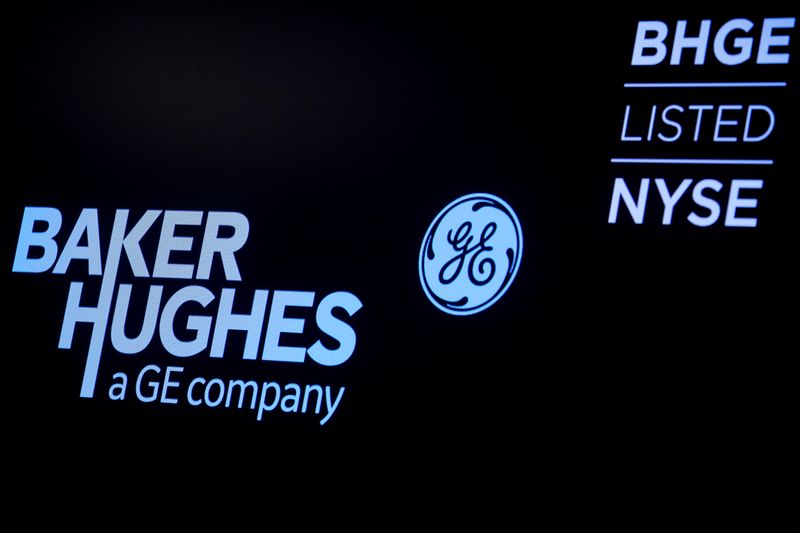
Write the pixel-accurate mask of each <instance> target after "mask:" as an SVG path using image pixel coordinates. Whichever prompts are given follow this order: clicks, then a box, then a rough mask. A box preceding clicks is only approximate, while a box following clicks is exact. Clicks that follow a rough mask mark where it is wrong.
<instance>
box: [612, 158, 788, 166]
mask: <svg viewBox="0 0 800 533" xmlns="http://www.w3.org/2000/svg"><path fill="white" fill-rule="evenodd" d="M611 162H612V163H621V164H624V163H633V164H646V165H771V164H773V162H774V161H773V160H772V159H677V158H650V157H637V158H634V157H612V158H611Z"/></svg>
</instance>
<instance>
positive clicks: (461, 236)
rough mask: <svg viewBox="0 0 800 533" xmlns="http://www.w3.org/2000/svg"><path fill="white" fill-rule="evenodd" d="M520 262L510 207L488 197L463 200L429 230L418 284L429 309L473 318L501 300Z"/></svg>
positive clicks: (445, 211)
mask: <svg viewBox="0 0 800 533" xmlns="http://www.w3.org/2000/svg"><path fill="white" fill-rule="evenodd" d="M520 259H522V230H521V229H520V224H519V220H517V215H516V214H515V213H514V211H513V210H512V209H511V207H510V206H509V205H508V204H507V203H505V202H504V201H503V200H501V199H500V198H498V197H497V196H493V195H491V194H468V195H467V196H462V197H461V198H458V199H457V200H454V201H453V202H451V203H450V204H449V205H448V206H447V207H445V208H444V209H442V211H441V212H440V213H439V214H438V215H437V216H436V218H435V219H434V221H433V222H432V223H431V225H430V227H429V228H428V232H427V233H426V234H425V238H424V239H423V240H422V247H421V248H420V251H419V279H420V281H421V282H422V288H423V289H424V290H425V294H426V295H427V296H428V299H429V300H430V301H431V302H433V305H435V306H436V307H438V308H439V309H441V310H442V311H444V312H445V313H450V314H451V315H472V314H475V313H478V312H480V311H483V310H484V309H486V308H488V307H489V306H491V305H492V304H494V303H495V302H496V301H497V300H499V299H500V297H501V296H503V294H505V292H506V291H507V290H508V287H509V286H510V285H511V282H512V281H514V276H516V275H517V270H519V262H520Z"/></svg>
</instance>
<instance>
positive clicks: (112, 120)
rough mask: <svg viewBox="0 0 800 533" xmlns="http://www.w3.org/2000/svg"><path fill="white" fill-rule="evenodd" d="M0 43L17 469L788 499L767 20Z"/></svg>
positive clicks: (627, 15) (775, 17) (205, 28)
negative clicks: (708, 492)
mask: <svg viewBox="0 0 800 533" xmlns="http://www.w3.org/2000/svg"><path fill="white" fill-rule="evenodd" d="M5 25H6V26H7V28H8V31H7V32H5V33H6V39H5V40H6V43H7V44H6V45H5V46H4V50H5V56H6V63H5V64H6V65H7V66H6V71H5V72H6V76H5V83H4V87H5V91H6V95H7V98H6V108H5V112H4V117H5V121H4V122H5V131H6V136H5V142H4V143H3V160H4V161H5V163H4V165H5V170H4V172H3V174H4V176H5V179H4V182H5V184H6V187H5V190H6V192H5V193H4V194H3V196H2V198H3V212H2V217H3V219H2V220H3V234H2V250H1V251H2V255H0V264H2V271H3V280H4V285H5V288H4V291H3V293H4V295H5V297H6V300H5V301H6V316H5V319H4V323H5V327H4V332H5V334H4V338H5V342H6V350H5V353H4V365H3V368H4V371H3V376H4V380H3V394H4V396H6V399H5V402H4V406H5V413H6V414H5V415H4V418H5V419H6V421H5V422H4V426H5V427H6V428H7V429H6V430H5V431H4V434H5V435H6V440H7V441H11V442H10V444H11V446H12V447H13V449H14V455H13V457H19V458H21V459H22V460H23V461H24V462H25V463H26V464H27V465H29V467H30V468H32V469H34V470H35V471H36V472H40V473H41V475H44V476H50V477H53V478H57V479H61V480H67V479H73V478H74V477H80V479H82V480H83V481H85V482H86V483H87V484H90V485H94V486H95V488H99V487H102V486H105V484H106V482H107V477H108V476H112V475H113V473H114V472H122V473H124V476H123V478H124V480H125V481H124V484H129V483H130V484H135V482H136V480H138V479H149V478H151V477H152V476H158V475H165V476H167V477H169V478H170V479H171V481H170V483H173V484H175V485H174V486H176V487H183V488H184V489H186V490H188V487H189V486H190V484H191V483H192V481H191V480H194V481H197V479H198V477H200V476H201V475H207V476H214V479H218V480H219V479H222V480H225V481H224V483H227V484H235V483H237V482H238V481H239V480H241V479H247V478H251V477H253V478H255V479H270V480H272V481H271V482H273V483H275V484H277V485H280V484H281V483H282V482H283V481H284V480H286V479H288V478H294V479H297V478H298V477H300V478H302V479H303V480H305V481H306V482H307V483H308V484H309V486H320V484H324V483H326V480H328V482H329V481H330V479H344V478H348V479H363V478H362V477H359V476H366V477H367V478H369V479H370V480H372V481H373V482H374V483H376V484H377V485H376V486H381V484H393V483H394V482H395V480H397V479H406V480H408V479H411V480H416V483H419V484H422V485H425V484H426V483H427V482H426V480H431V479H438V480H440V481H442V483H445V485H443V486H450V485H453V486H455V485H460V484H461V483H462V482H465V483H467V485H466V486H471V485H469V481H470V480H473V481H475V480H478V479H481V480H483V479H488V480H489V481H488V482H485V483H484V482H480V483H479V482H477V481H475V484H476V486H477V485H480V486H481V487H482V488H481V490H486V491H489V492H493V489H490V487H491V486H496V485H503V484H504V483H505V481H504V480H506V479H519V480H522V481H524V484H525V485H526V486H529V487H534V490H535V493H536V494H540V496H539V498H540V500H539V501H543V502H554V503H556V504H561V505H563V506H568V504H567V503H565V502H568V501H571V502H574V501H580V500H577V499H576V498H578V495H579V494H583V497H585V498H586V500H587V501H589V500H591V501H592V502H595V503H598V504H601V503H600V502H604V501H606V500H608V501H611V500H613V499H614V498H616V497H620V498H646V496H644V494H662V495H663V494H667V493H671V492H672V491H677V490H679V491H683V492H684V493H690V494H693V495H694V496H697V497H701V496H702V495H703V493H704V492H703V491H704V489H701V488H699V487H708V486H714V487H723V486H724V487H726V488H727V489H728V490H730V491H731V492H737V493H739V492H741V494H748V493H749V492H750V491H752V490H754V489H753V487H756V486H757V487H761V489H759V490H762V491H763V492H762V493H771V494H776V495H777V494H785V493H784V492H783V487H784V486H786V484H787V483H789V484H791V483H794V484H796V477H795V475H796V473H797V466H798V463H797V438H796V426H797V420H798V412H799V411H798V410H799V409H800V399H799V398H800V397H799V396H798V388H797V375H798V370H800V365H798V362H797V353H796V352H797V350H796V347H795V345H796V342H795V329H796V328H795V327H794V322H795V320H796V316H797V313H796V311H795V307H796V301H795V297H796V294H797V291H796V289H797V273H796V265H797V261H796V259H794V254H793V248H794V247H795V244H796V242H797V236H796V230H797V223H796V218H797V208H796V206H795V205H794V203H795V202H796V201H797V199H798V195H797V191H798V188H797V181H798V178H799V177H800V166H799V165H798V148H800V137H798V124H800V114H798V109H799V107H798V102H799V101H800V99H799V98H798V87H799V85H798V84H799V83H800V77H799V76H798V72H799V70H798V61H800V49H798V46H799V45H800V34H798V31H800V26H798V23H797V19H796V17H795V15H794V14H793V13H791V12H790V10H789V8H781V9H775V8H773V9H766V8H765V9H763V10H762V11H759V10H758V9H750V8H748V10H747V11H746V12H745V13H740V12H738V11H737V10H735V9H728V10H723V11H718V12H715V14H713V15H711V14H708V13H705V12H701V11H698V10H696V9H694V10H692V9H689V10H687V11H677V10H675V11H670V12H667V13H664V12H659V11H658V9H657V7H648V8H647V9H642V10H637V11H630V12H624V13H620V14H616V15H611V14H607V15H606V16H603V17H595V16H588V15H587V16H577V15H576V14H575V13H572V9H567V8H566V7H565V8H556V10H555V12H553V13H552V14H550V15H544V14H542V13H531V12H530V11H529V10H522V9H519V8H513V7H510V6H507V7H504V8H502V9H500V8H499V6H498V7H497V9H491V10H489V9H486V6H483V7H468V6H460V7H458V9H455V8H443V7H442V8H433V7H431V6H428V7H425V8H423V7H422V6H410V5H406V6H400V5H397V6H394V7H391V8H390V7H389V6H388V5H373V6H360V7H358V8H355V7H348V8H345V7H342V6H338V7H337V6H333V5H332V6H329V7H328V8H327V9H323V10H311V9H306V10H303V9H289V8H286V7H270V6H269V5H267V4H262V5H259V6H258V7H250V6H247V7H246V6H224V4H223V5H219V6H210V5H184V6H182V7H180V8H177V7H174V6H169V7H167V6H166V5H156V6H151V7H147V8H145V7H141V6H139V7H137V8H133V7H130V8H123V7H120V6H116V7H112V6H108V5H95V6H92V7H87V6H79V5H73V4H72V3H53V4H32V5H30V6H28V7H22V8H18V9H17V10H16V11H14V12H13V14H12V15H11V16H9V17H8V19H7V20H6V21H5ZM167 472H171V473H172V474H169V475H168V474H167ZM159 473H160V474H159ZM201 473H202V474H201ZM330 476H334V477H330ZM336 476H339V477H336ZM609 480H613V483H611V482H609ZM792 480H794V481H792ZM63 483H64V484H65V485H66V484H67V481H63ZM329 488H330V487H329ZM331 490H333V489H331ZM509 490H510V489H509ZM518 496H521V495H518ZM557 508H558V507H557Z"/></svg>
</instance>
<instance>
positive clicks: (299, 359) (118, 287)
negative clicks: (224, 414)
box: [12, 207, 362, 424]
mask: <svg viewBox="0 0 800 533" xmlns="http://www.w3.org/2000/svg"><path fill="white" fill-rule="evenodd" d="M159 219H160V223H161V231H160V234H158V246H157V250H156V254H155V258H154V260H152V262H148V261H145V257H144V254H143V250H142V241H143V239H145V238H146V235H147V234H148V233H150V232H151V228H153V226H154V225H156V222H157V221H159ZM62 221H63V217H62V213H61V211H59V210H58V209H55V208H52V207H26V208H25V210H24V213H23V216H22V223H21V226H20V231H19V240H18V242H17V248H16V253H15V256H14V265H13V268H12V270H13V271H14V272H20V273H34V274H40V273H46V272H48V271H50V272H51V273H52V274H65V273H66V272H67V269H68V268H69V266H70V263H72V262H78V263H81V264H85V265H86V267H87V270H88V275H89V276H90V277H92V276H99V277H101V280H100V291H99V296H98V297H97V300H96V302H97V303H96V305H90V304H89V303H88V302H87V301H88V300H92V299H93V297H92V294H93V291H92V290H91V289H89V288H88V287H87V290H86V291H84V282H83V281H72V282H71V283H70V287H69V295H68V296H67V302H66V307H65V310H64V319H63V322H62V326H61V334H60V337H59V341H58V347H59V348H61V349H71V348H72V345H73V335H74V332H75V329H76V325H77V324H78V323H85V324H89V325H90V326H91V331H92V332H91V337H90V340H89V349H88V354H87V357H86V366H85V370H84V374H83V383H82V385H81V391H80V395H81V396H82V397H84V398H93V397H94V396H95V385H96V383H97V377H98V370H99V368H100V360H101V357H102V351H103V345H104V343H105V340H106V334H107V332H109V322H110V334H111V335H110V336H111V346H112V347H113V348H114V350H116V351H117V352H118V353H120V354H130V355H132V354H138V353H141V352H142V351H144V350H145V349H146V348H147V347H149V346H151V345H156V349H158V347H157V343H158V342H159V341H160V344H161V347H163V349H164V350H165V351H166V352H168V353H169V354H171V355H172V356H174V357H175V358H178V359H177V360H183V361H187V360H188V359H187V358H190V357H193V356H196V355H198V354H200V352H203V351H204V350H206V349H208V348H209V345H210V349H209V351H208V356H209V357H211V358H223V357H225V358H228V359H230V358H233V357H240V358H241V359H244V360H253V361H256V360H261V361H268V362H278V363H293V364H302V363H306V362H307V360H308V359H311V360H313V361H314V362H315V363H316V364H319V365H323V366H337V365H340V364H342V363H344V362H345V361H347V360H348V359H349V358H350V356H351V355H352V354H353V352H354V351H355V346H356V333H355V331H354V330H353V328H352V327H351V325H350V324H349V323H348V322H347V321H346V320H348V319H349V318H350V317H352V316H353V315H354V314H355V313H356V312H357V311H358V310H359V309H361V306H362V304H361V301H360V300H359V299H358V298H357V297H356V296H355V295H353V294H351V293H349V292H343V291H342V292H332V293H330V294H327V295H325V296H323V297H321V298H319V299H318V298H317V294H315V293H314V292H306V291H286V290H274V291H269V290H264V289H255V290H246V289H242V288H241V287H240V288H238V289H237V288H222V289H221V291H220V292H219V294H215V293H214V292H212V291H211V290H210V289H208V288H206V287H204V286H203V285H202V284H200V283H197V282H202V281H204V280H209V279H210V277H211V273H212V269H213V268H214V267H219V266H221V267H222V273H223V275H224V279H225V281H226V283H230V282H241V281H242V277H241V274H240V271H239V266H238V263H237V259H236V254H237V253H239V252H240V250H241V249H242V247H243V246H244V245H245V243H246V242H247V238H248V235H249V232H250V223H249V221H248V219H247V217H246V216H245V215H243V214H242V213H236V212H218V211H209V212H207V213H204V212H201V211H161V210H155V209H151V210H148V211H146V212H145V213H144V214H143V215H142V216H141V217H140V218H139V219H138V221H136V222H135V223H132V224H131V223H129V211H128V210H127V209H118V210H116V213H115V215H114V221H113V227H112V230H111V236H110V239H109V240H108V244H107V247H106V256H105V262H103V260H102V257H101V239H100V224H99V217H98V211H97V209H83V210H82V211H81V213H80V215H79V216H78V218H77V220H76V221H75V224H74V227H73V229H72V231H71V233H70V234H69V237H68V238H67V240H66V242H65V243H64V245H63V248H62V249H61V250H60V251H59V245H58V242H57V241H56V239H55V237H56V236H57V234H58V233H59V231H60V229H61V226H62ZM203 224H204V227H203ZM191 226H196V227H198V228H197V229H202V230H203V231H202V242H201V243H200V246H199V248H198V247H197V246H194V242H193V241H194V238H193V237H187V236H185V232H186V231H187V229H190V228H189V227H191ZM178 228H181V229H178ZM176 229H177V231H176ZM198 249H199V256H198V259H197V261H196V264H191V263H186V262H180V261H179V259H176V256H178V257H186V255H187V253H189V252H195V253H196V251H197V250H198ZM123 257H125V258H127V262H128V263H129V265H130V271H131V273H132V277H133V278H135V279H139V278H141V279H142V280H145V279H148V278H149V279H154V280H155V279H159V278H161V279H171V280H195V281H194V282H191V283H190V282H187V284H186V285H185V286H183V287H179V288H178V289H177V290H175V289H174V287H173V286H172V285H174V282H172V283H171V286H170V287H166V284H158V283H147V285H148V286H147V287H141V285H144V283H142V284H139V283H137V284H135V285H134V284H131V283H117V277H118V276H117V275H118V269H119V267H120V265H121V264H122V260H123ZM148 264H150V265H152V272H151V270H150V269H149V268H148ZM51 269H52V271H51ZM142 289H147V303H146V307H145V310H144V317H143V318H139V317H136V318H135V319H134V318H133V317H131V318H132V320H131V322H134V323H135V324H141V329H140V331H139V332H138V333H137V334H136V335H135V336H133V337H130V336H128V332H130V330H131V326H128V327H126V318H129V317H128V314H129V313H128V312H129V309H130V308H131V305H130V302H131V295H132V293H133V292H134V291H137V293H138V291H142ZM143 293H144V291H142V292H141V294H143ZM94 294H96V292H94ZM240 295H241V296H240ZM270 299H271V306H270V307H269V313H267V303H268V301H269V300H270ZM215 300H216V302H215V305H214V306H216V314H215V316H214V317H213V318H212V316H211V315H213V308H214V306H212V307H211V308H210V309H209V312H198V311H197V310H198V309H206V308H208V307H209V306H210V305H211V304H212V302H214V301H215ZM234 301H237V302H238V303H237V308H241V307H242V306H246V305H247V304H248V303H249V302H252V307H251V309H250V312H249V313H243V314H239V313H234V312H233V307H234ZM315 304H316V312H315V319H316V320H315V321H316V326H317V329H318V330H319V340H317V341H316V342H314V343H313V344H311V345H310V346H308V347H307V348H304V347H298V346H286V345H283V344H281V342H280V336H281V334H282V333H288V334H299V333H303V331H304V326H305V322H306V321H305V320H304V319H300V318H293V317H292V318H290V317H289V316H286V315H287V313H286V310H287V308H292V307H294V308H295V310H294V311H290V312H289V313H288V314H289V315H295V316H296V314H297V313H298V310H297V308H313V307H314V306H315ZM267 317H268V318H267ZM265 321H266V332H264V331H263V330H264V326H265ZM156 329H157V330H158V333H157V334H156ZM231 331H240V332H244V333H245V334H246V340H245V343H244V348H243V352H242V353H241V354H232V353H226V349H225V345H226V341H227V337H228V333H229V332H231ZM156 338H158V341H157V340H156ZM262 339H263V348H261V350H259V348H260V347H261V344H262ZM307 356H308V358H307ZM184 370H185V367H183V366H167V367H166V368H165V369H163V373H162V368H161V367H160V366H158V365H155V364H149V365H147V366H145V367H144V368H142V369H141V370H140V371H139V372H138V375H137V376H136V380H135V386H134V385H133V383H131V386H130V387H129V383H128V376H127V375H126V374H125V373H123V372H117V373H116V374H114V375H113V384H112V385H111V387H110V388H109V391H108V396H109V398H110V399H112V400H123V399H125V397H126V395H128V396H133V395H134V394H135V397H136V398H137V399H138V400H139V401H141V402H145V403H149V402H160V403H165V404H186V405H189V406H192V407H196V406H199V405H205V406H208V407H220V406H224V407H228V408H235V409H240V410H241V409H248V408H249V409H250V410H251V411H253V412H254V413H255V416H256V419H257V420H262V418H263V416H264V415H265V413H268V412H270V411H275V410H278V409H280V410H281V411H283V412H285V413H298V414H316V415H317V416H318V417H319V423H320V424H325V423H326V422H327V421H328V420H329V419H330V417H331V416H332V415H333V414H334V412H335V411H336V409H337V407H338V406H339V405H340V402H341V400H342V398H343V396H344V393H345V387H344V386H340V387H338V388H337V387H332V386H328V385H318V384H305V385H302V384H299V383H285V384H282V383H277V382H274V381H262V382H257V381H254V380H243V379H228V380H223V379H220V378H214V377H208V376H195V377H194V378H193V379H191V380H190V379H188V378H185V375H184V374H183V372H184ZM182 378H184V379H182ZM131 381H133V380H131ZM129 389H132V392H129Z"/></svg>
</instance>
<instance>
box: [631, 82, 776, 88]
mask: <svg viewBox="0 0 800 533" xmlns="http://www.w3.org/2000/svg"><path fill="white" fill-rule="evenodd" d="M624 87H626V88H628V89H662V88H663V89H668V88H676V89H677V88H704V87H786V82H785V81H731V82H716V81H713V82H693V81H690V82H664V83H662V82H657V83H625V84H624Z"/></svg>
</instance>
